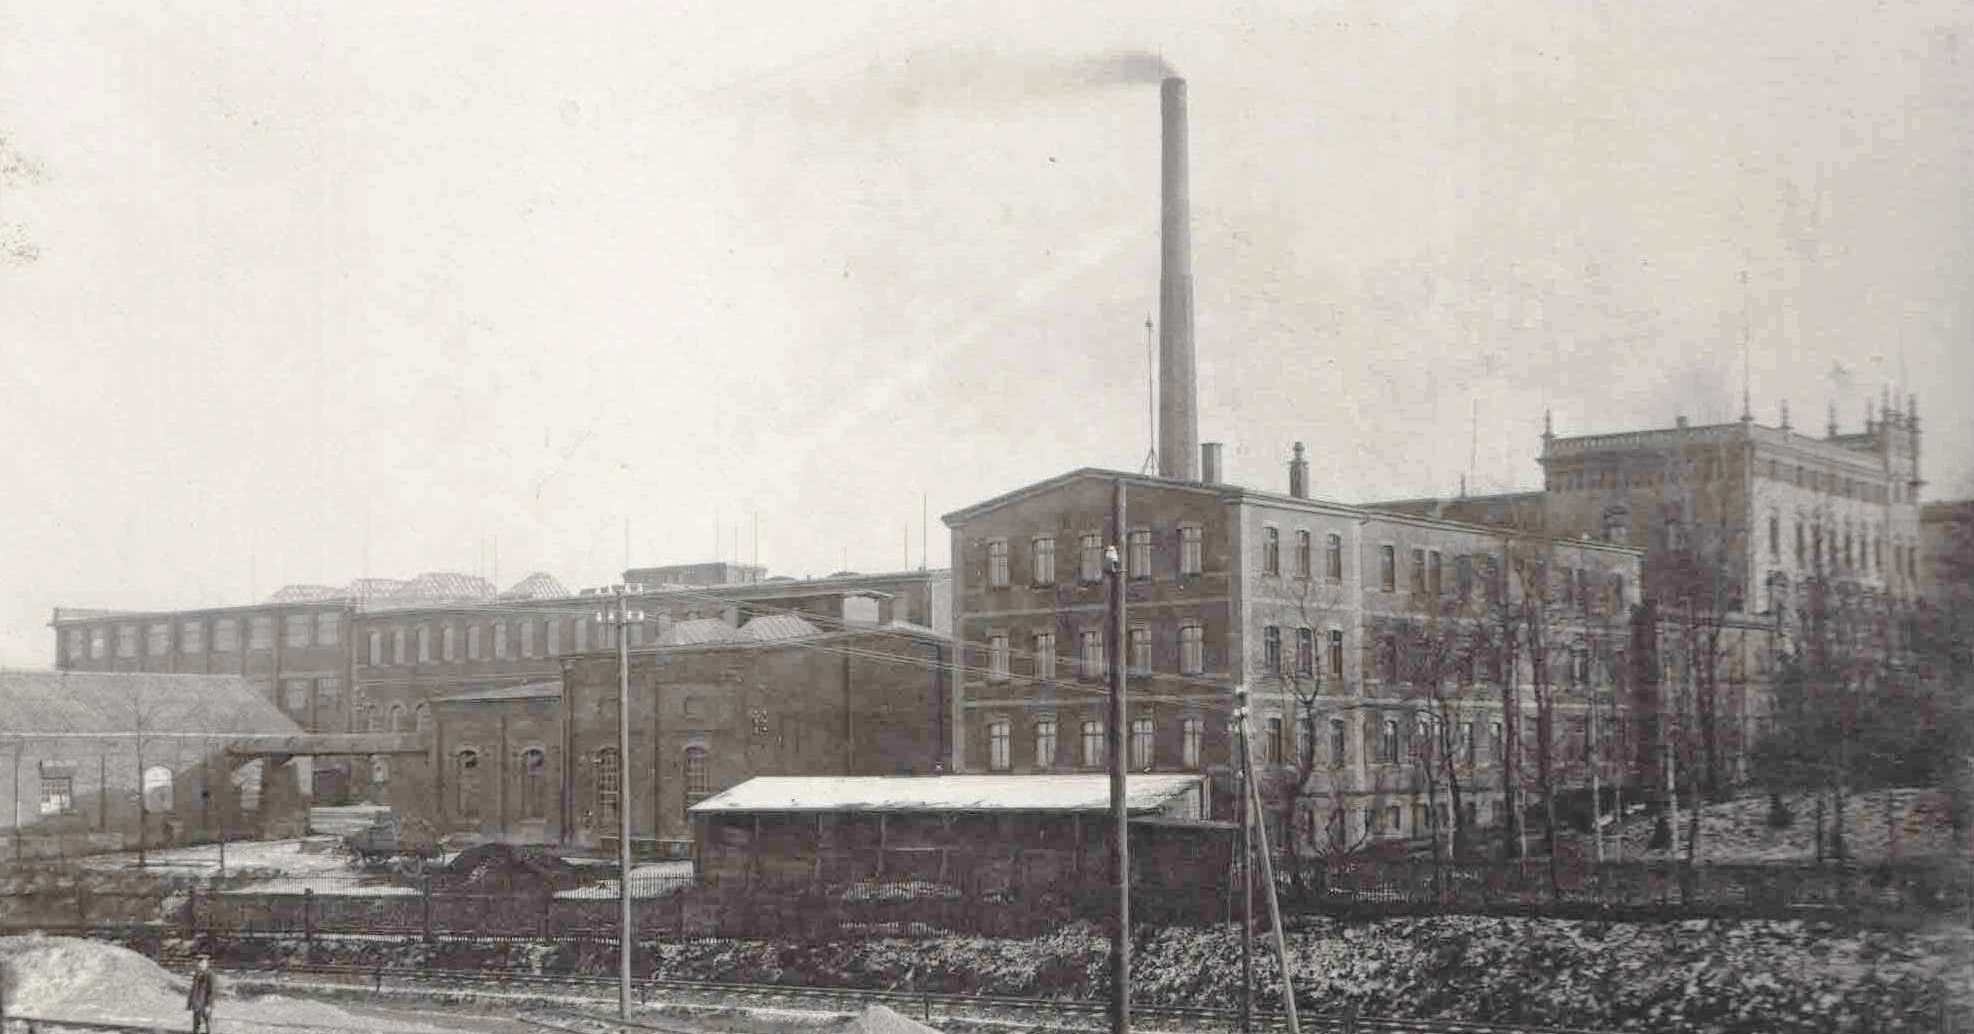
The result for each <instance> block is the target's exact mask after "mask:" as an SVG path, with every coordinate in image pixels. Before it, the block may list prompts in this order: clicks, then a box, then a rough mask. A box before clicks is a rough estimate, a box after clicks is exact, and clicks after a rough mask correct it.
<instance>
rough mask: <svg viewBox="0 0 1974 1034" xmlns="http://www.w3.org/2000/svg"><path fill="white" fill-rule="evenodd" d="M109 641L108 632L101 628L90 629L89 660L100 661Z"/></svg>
mask: <svg viewBox="0 0 1974 1034" xmlns="http://www.w3.org/2000/svg"><path fill="white" fill-rule="evenodd" d="M109 641H110V640H109V630H107V629H103V628H92V629H90V630H89V656H90V659H92V660H98V661H100V660H102V659H103V654H104V652H105V651H106V650H107V649H108V648H109V646H108V644H109Z"/></svg>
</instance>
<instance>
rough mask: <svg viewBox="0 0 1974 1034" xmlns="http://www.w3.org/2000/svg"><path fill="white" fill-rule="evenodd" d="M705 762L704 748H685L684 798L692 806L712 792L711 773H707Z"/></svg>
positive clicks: (706, 757) (706, 758)
mask: <svg viewBox="0 0 1974 1034" xmlns="http://www.w3.org/2000/svg"><path fill="white" fill-rule="evenodd" d="M707 760H708V756H707V753H706V748H704V747H687V748H685V796H686V800H687V801H689V802H692V803H694V804H697V803H698V802H699V801H700V800H702V799H704V798H705V797H707V796H710V795H711V794H712V792H713V779H712V773H711V772H709V771H707Z"/></svg>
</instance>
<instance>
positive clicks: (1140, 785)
mask: <svg viewBox="0 0 1974 1034" xmlns="http://www.w3.org/2000/svg"><path fill="white" fill-rule="evenodd" d="M1200 786H1201V780H1200V777H1199V776H1194V775H1133V776H1126V777H1125V797H1126V806H1127V807H1128V808H1129V809H1130V810H1131V811H1134V812H1155V811H1159V810H1160V809H1162V808H1164V807H1166V806H1167V805H1169V804H1171V803H1172V802H1173V801H1174V800H1176V799H1177V798H1180V797H1182V796H1184V795H1185V794H1187V793H1191V792H1194V791H1197V790H1198V789H1199V788H1200ZM1109 808H1110V777H1109V776H1108V775H1021V776H1016V775H1011V776H981V775H946V776H813V777H812V776H761V777H759V778H756V779H749V780H748V781H746V782H744V783H742V784H740V785H739V786H736V787H734V788H733V789H731V790H727V791H725V792H722V793H718V794H715V795H713V796H712V797H708V798H707V799H705V800H703V801H700V802H699V803H698V804H695V805H693V806H692V809H691V810H692V811H694V812H702V813H703V812H756V811H758V812H790V811H801V812H815V811H871V812H878V811H881V812H929V811H1047V812H1099V813H1101V812H1104V811H1107V810H1109Z"/></svg>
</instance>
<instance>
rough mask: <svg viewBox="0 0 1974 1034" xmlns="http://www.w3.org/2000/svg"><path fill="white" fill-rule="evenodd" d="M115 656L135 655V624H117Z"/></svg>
mask: <svg viewBox="0 0 1974 1034" xmlns="http://www.w3.org/2000/svg"><path fill="white" fill-rule="evenodd" d="M117 656H118V657H135V656H137V626H136V625H118V626H117Z"/></svg>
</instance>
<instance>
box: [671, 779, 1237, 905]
mask: <svg viewBox="0 0 1974 1034" xmlns="http://www.w3.org/2000/svg"><path fill="white" fill-rule="evenodd" d="M1205 790H1206V787H1205V781H1204V779H1203V778H1202V777H1200V776H1197V775H1177V774H1175V775H1149V774H1147V775H1132V776H1129V777H1127V781H1126V796H1127V808H1128V810H1129V812H1130V815H1131V823H1130V824H1131V854H1132V857H1131V863H1132V866H1131V867H1132V873H1133V875H1132V882H1133V886H1134V887H1136V888H1138V889H1139V890H1140V891H1152V892H1159V891H1175V892H1181V893H1183V894H1185V895H1187V897H1188V900H1197V901H1201V902H1209V901H1210V902H1218V901H1219V899H1220V898H1221V897H1222V896H1223V893H1224V888H1225V887H1226V885H1227V872H1228V868H1229V864H1230V862H1231V861H1232V854H1231V851H1232V849H1233V843H1234V834H1235V832H1236V831H1237V827H1235V826H1233V825H1231V824H1228V823H1224V822H1208V821H1204V820H1202V819H1201V815H1202V813H1203V801H1204V797H1205ZM691 813H692V818H693V826H694V833H695V838H694V839H695V841H696V851H697V862H698V870H699V875H700V878H701V880H702V881H703V882H705V883H707V884H709V885H714V886H718V885H722V884H727V885H731V884H734V883H741V884H769V885H774V884H780V885H789V884H811V885H821V886H840V885H849V884H856V883H866V882H870V881H907V880H908V881H926V882H932V883H939V884H946V885H950V886H953V887H956V888H961V889H964V890H966V891H968V892H971V893H981V894H1007V895H1012V896H1015V897H1024V896H1030V895H1042V894H1047V893H1051V892H1068V893H1074V892H1076V891H1078V890H1084V889H1092V888H1097V887H1100V886H1102V885H1105V884H1107V883H1108V882H1109V861H1108V856H1109V835H1110V830H1111V824H1110V780H1109V777H1108V776H1106V775H1102V774H1089V775H1018V776H983V775H938V776H895V777H893V776H875V777H821V778H798V777H762V778H757V779H750V780H748V781H746V782H744V783H741V784H740V785H738V786H736V787H733V788H732V789H730V790H727V791H725V792H723V793H720V794H716V795H714V796H712V797H709V798H707V799H706V800H704V801H701V802H699V803H698V804H696V805H694V806H693V807H692V809H691Z"/></svg>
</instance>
